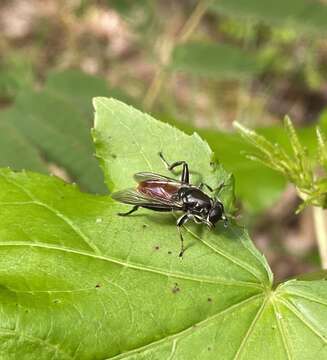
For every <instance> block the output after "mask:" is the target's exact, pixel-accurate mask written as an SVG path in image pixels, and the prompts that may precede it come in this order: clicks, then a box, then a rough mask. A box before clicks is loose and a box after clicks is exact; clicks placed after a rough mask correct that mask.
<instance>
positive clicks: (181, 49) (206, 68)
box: [170, 42, 259, 79]
mask: <svg viewBox="0 0 327 360" xmlns="http://www.w3.org/2000/svg"><path fill="white" fill-rule="evenodd" d="M170 67H171V69H172V70H175V71H183V72H187V73H190V74H194V75H202V76H207V77H215V78H220V79H221V78H239V77H240V76H249V75H253V74H254V73H256V72H258V71H259V66H258V63H257V62H256V60H255V58H254V57H253V56H252V55H251V54H248V53H246V52H245V51H242V50H241V49H239V48H237V47H233V46H231V45H227V44H215V43H205V42H192V43H187V44H183V45H179V46H177V47H176V48H175V50H174V53H173V59H172V63H171V66H170Z"/></svg>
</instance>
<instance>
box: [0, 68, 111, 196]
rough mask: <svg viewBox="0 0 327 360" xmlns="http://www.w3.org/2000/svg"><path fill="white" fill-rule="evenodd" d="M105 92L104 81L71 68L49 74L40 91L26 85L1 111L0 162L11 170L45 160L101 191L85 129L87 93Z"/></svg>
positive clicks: (89, 113)
mask: <svg viewBox="0 0 327 360" xmlns="http://www.w3.org/2000/svg"><path fill="white" fill-rule="evenodd" d="M107 94H109V90H108V88H107V86H106V83H105V81H103V80H102V79H99V78H96V77H94V76H89V75H86V74H83V73H82V72H80V71H75V70H68V71H64V72H61V73H52V74H50V75H49V77H48V79H47V82H46V84H45V86H44V88H43V89H42V91H34V90H31V89H25V91H23V92H21V93H20V94H19V95H18V97H17V99H16V102H15V104H14V106H12V107H11V108H10V109H9V110H7V111H5V112H1V113H0V126H1V130H2V132H1V135H0V136H1V138H3V139H4V140H5V141H1V142H0V144H1V148H3V149H4V150H2V151H1V152H0V163H1V164H2V165H3V166H10V167H12V168H14V169H16V170H20V169H24V168H26V169H30V170H35V171H40V170H43V171H46V169H47V162H52V163H55V164H56V165H59V166H61V167H63V168H64V169H65V170H66V171H67V173H68V175H69V176H70V177H71V178H72V179H73V180H75V181H76V182H78V184H79V185H81V187H82V188H83V189H86V190H89V191H92V192H99V193H104V192H105V191H106V188H105V186H104V182H103V176H102V173H101V171H100V168H99V166H98V164H97V162H96V160H95V159H94V156H93V153H94V148H93V144H92V142H91V139H90V136H89V131H90V127H91V120H92V107H91V105H90V104H91V99H92V97H93V96H95V95H107ZM18 138H19V141H18V142H17V139H18ZM18 146H19V148H20V151H16V149H17V147H18ZM9 150H10V151H9ZM22 152H25V154H22ZM20 155H21V156H20ZM32 156H33V157H34V158H35V160H34V161H31V158H32Z"/></svg>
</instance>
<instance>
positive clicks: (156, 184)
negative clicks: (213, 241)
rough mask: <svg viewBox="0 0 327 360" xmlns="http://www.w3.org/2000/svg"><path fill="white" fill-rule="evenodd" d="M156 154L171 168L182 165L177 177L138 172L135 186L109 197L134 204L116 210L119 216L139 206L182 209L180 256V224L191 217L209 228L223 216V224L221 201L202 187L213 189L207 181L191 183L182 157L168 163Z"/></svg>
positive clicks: (182, 249) (178, 222)
mask: <svg viewBox="0 0 327 360" xmlns="http://www.w3.org/2000/svg"><path fill="white" fill-rule="evenodd" d="M159 156H160V158H161V159H162V161H163V162H164V163H165V165H166V166H167V168H168V170H170V171H173V169H174V168H176V167H178V166H183V171H182V175H181V179H180V180H176V179H173V178H169V177H166V176H163V175H159V174H155V173H150V172H140V173H137V174H135V175H134V178H135V180H136V181H137V182H138V186H137V188H136V189H126V190H122V191H118V192H116V193H113V194H112V198H113V199H115V200H117V201H119V202H122V203H125V204H131V205H134V206H133V208H132V209H131V210H130V211H128V212H126V213H119V215H120V216H127V215H130V214H132V213H133V212H134V211H136V210H137V209H138V208H139V207H143V208H146V209H150V210H154V211H165V212H168V211H182V212H183V215H182V216H180V217H179V218H178V219H177V223H176V225H177V229H178V231H179V235H180V240H181V250H180V253H179V256H183V253H184V241H183V236H182V233H181V230H180V227H181V226H182V225H184V224H185V223H186V222H187V221H189V220H193V221H194V222H195V223H197V224H206V225H207V226H208V227H209V229H212V228H213V227H214V226H215V224H216V223H217V222H218V221H219V220H223V221H224V224H225V226H226V225H227V217H226V215H225V212H224V205H223V203H222V202H221V201H219V200H218V199H215V198H212V197H210V196H208V195H207V194H206V193H205V192H203V190H202V189H203V187H206V188H207V189H208V190H209V191H211V192H213V191H214V190H213V189H212V188H211V187H210V186H209V185H207V184H204V183H201V184H200V185H199V186H195V185H192V184H190V181H189V168H188V164H187V163H186V162H185V161H183V160H182V161H176V162H174V163H172V164H170V165H169V164H168V162H167V161H166V160H165V158H164V157H163V155H162V153H159ZM222 187H223V184H222V185H220V186H219V187H218V188H217V189H215V191H217V192H218V193H219V191H220V190H221V188H222Z"/></svg>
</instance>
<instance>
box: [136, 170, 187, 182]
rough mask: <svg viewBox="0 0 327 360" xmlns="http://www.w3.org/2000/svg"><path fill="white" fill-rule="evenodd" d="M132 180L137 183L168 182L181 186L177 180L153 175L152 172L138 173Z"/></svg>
mask: <svg viewBox="0 0 327 360" xmlns="http://www.w3.org/2000/svg"><path fill="white" fill-rule="evenodd" d="M134 180H135V181H136V182H138V183H140V182H142V181H162V182H169V183H175V184H181V182H180V181H179V180H176V179H173V178H170V177H168V176H163V175H159V174H155V173H152V172H139V173H136V174H135V175H134Z"/></svg>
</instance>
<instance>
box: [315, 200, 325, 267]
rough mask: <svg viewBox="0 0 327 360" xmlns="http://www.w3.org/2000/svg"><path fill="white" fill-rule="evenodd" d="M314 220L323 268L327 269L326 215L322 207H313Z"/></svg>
mask: <svg viewBox="0 0 327 360" xmlns="http://www.w3.org/2000/svg"><path fill="white" fill-rule="evenodd" d="M313 220H314V226H315V232H316V238H317V244H318V249H319V255H320V261H321V266H322V268H323V269H327V233H326V224H325V220H326V213H325V211H324V209H322V208H321V207H317V206H313Z"/></svg>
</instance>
